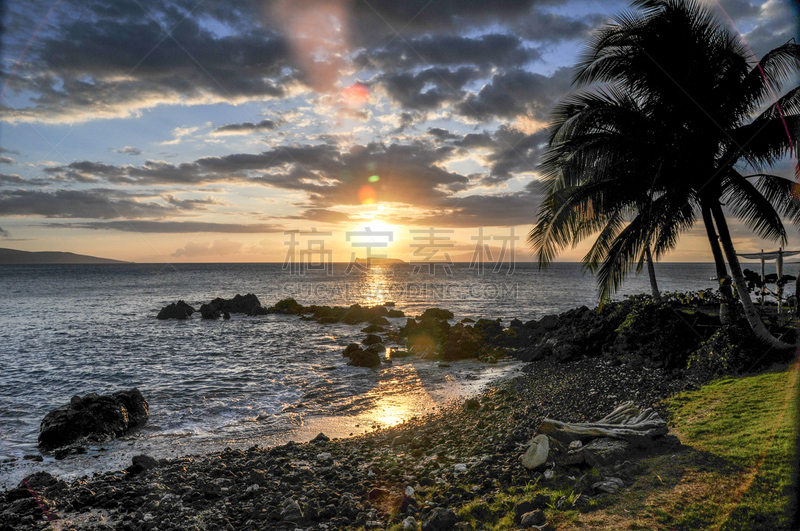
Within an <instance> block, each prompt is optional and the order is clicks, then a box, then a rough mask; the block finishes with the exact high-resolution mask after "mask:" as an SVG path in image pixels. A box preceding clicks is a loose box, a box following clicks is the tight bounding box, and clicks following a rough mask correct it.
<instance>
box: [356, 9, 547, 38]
mask: <svg viewBox="0 0 800 531" xmlns="http://www.w3.org/2000/svg"><path fill="white" fill-rule="evenodd" d="M535 3H537V2H536V1H535V0H495V1H493V2H486V1H485V0H437V1H435V2H431V1H429V0H408V1H396V0H380V1H373V0H370V2H354V3H353V5H352V6H353V11H352V14H353V19H354V22H353V23H352V26H353V28H355V29H356V37H357V38H359V39H361V40H362V41H363V42H366V43H373V44H374V43H377V42H379V41H380V40H382V39H383V38H385V36H386V35H387V34H389V35H391V34H392V33H393V31H400V30H403V33H404V34H408V33H419V32H427V31H447V30H459V31H461V30H463V29H465V28H469V27H474V26H476V25H485V24H487V23H491V22H495V21H498V20H502V19H508V18H511V17H519V16H524V15H526V14H527V13H528V12H529V11H530V9H531V6H532V5H534V4H535ZM538 3H541V2H538ZM549 3H561V2H558V1H556V2H549Z"/></svg>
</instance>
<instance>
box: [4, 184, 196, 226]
mask: <svg viewBox="0 0 800 531" xmlns="http://www.w3.org/2000/svg"><path fill="white" fill-rule="evenodd" d="M185 210H187V208H185V207H181V206H175V205H171V204H163V203H157V202H153V201H139V200H137V199H135V198H132V197H131V196H130V195H129V194H125V193H121V192H118V191H113V190H102V189H98V190H57V191H55V192H44V191H28V190H8V191H2V190H0V216H43V217H48V218H83V219H118V218H127V219H136V218H161V217H165V216H170V215H175V214H179V213H181V212H183V211H185Z"/></svg>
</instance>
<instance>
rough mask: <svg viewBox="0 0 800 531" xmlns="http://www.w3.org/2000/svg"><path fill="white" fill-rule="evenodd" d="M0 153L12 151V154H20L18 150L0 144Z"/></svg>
mask: <svg viewBox="0 0 800 531" xmlns="http://www.w3.org/2000/svg"><path fill="white" fill-rule="evenodd" d="M0 153H13V154H14V155H19V154H20V152H19V151H17V150H16V149H6V148H4V147H2V146H0Z"/></svg>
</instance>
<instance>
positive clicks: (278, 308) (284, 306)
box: [267, 298, 305, 315]
mask: <svg viewBox="0 0 800 531" xmlns="http://www.w3.org/2000/svg"><path fill="white" fill-rule="evenodd" d="M304 310H305V308H303V306H302V305H301V304H300V303H298V302H297V301H296V300H294V299H291V298H289V299H283V300H280V301H278V302H276V303H275V306H273V307H272V308H270V309H269V310H267V311H268V312H269V313H282V314H285V315H300V314H301V313H303V311H304Z"/></svg>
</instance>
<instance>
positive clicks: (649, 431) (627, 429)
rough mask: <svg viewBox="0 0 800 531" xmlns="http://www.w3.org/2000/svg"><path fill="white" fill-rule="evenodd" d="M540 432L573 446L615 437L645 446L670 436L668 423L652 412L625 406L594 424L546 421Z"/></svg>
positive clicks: (629, 403)
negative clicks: (576, 442) (661, 437)
mask: <svg viewBox="0 0 800 531" xmlns="http://www.w3.org/2000/svg"><path fill="white" fill-rule="evenodd" d="M539 431H540V432H541V433H544V434H546V435H548V436H550V437H552V438H553V439H556V440H558V441H561V442H562V443H564V444H569V443H570V442H572V441H581V442H585V441H587V440H589V439H594V438H597V437H611V438H614V439H621V440H624V441H628V442H631V443H636V444H644V443H647V442H649V441H651V440H653V439H654V438H655V437H659V436H661V435H666V434H667V423H666V422H665V421H664V420H663V419H662V418H661V417H659V416H658V413H656V412H655V411H653V410H652V409H651V408H647V409H645V410H641V409H639V407H637V406H634V405H633V402H625V403H624V404H622V405H621V406H619V407H618V408H617V409H615V410H614V411H612V412H611V413H610V414H608V415H607V416H605V417H603V418H602V419H600V420H598V421H597V422H590V423H568V422H559V421H557V420H553V419H544V420H543V421H542V424H541V426H540V427H539Z"/></svg>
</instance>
